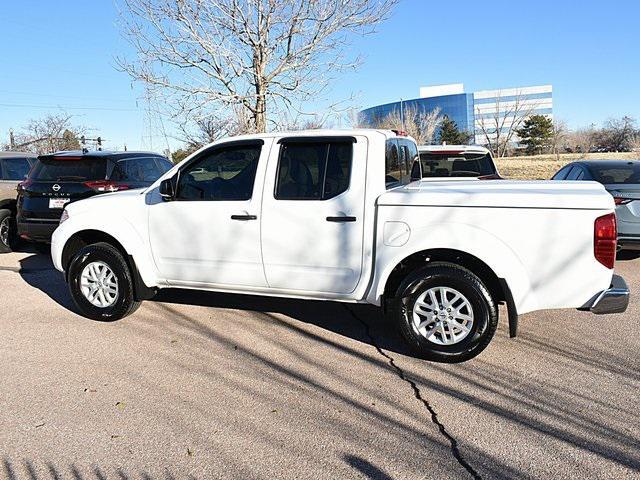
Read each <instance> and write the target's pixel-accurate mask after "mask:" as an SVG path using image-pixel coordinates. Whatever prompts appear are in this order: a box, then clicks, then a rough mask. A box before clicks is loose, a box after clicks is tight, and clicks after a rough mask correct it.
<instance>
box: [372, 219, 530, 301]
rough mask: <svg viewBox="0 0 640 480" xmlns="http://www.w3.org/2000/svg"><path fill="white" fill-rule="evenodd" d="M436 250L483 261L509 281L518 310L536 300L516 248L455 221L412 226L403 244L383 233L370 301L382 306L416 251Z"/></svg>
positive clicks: (497, 274)
mask: <svg viewBox="0 0 640 480" xmlns="http://www.w3.org/2000/svg"><path fill="white" fill-rule="evenodd" d="M381 230H382V229H381ZM434 249H448V250H458V251H460V252H464V253H467V254H470V255H473V256H474V257H476V258H478V259H480V260H482V261H483V262H484V263H485V264H487V266H488V267H489V268H491V269H492V270H493V272H494V273H495V274H496V276H497V277H498V278H503V279H504V280H505V281H506V282H507V285H508V286H509V288H510V290H511V293H512V295H513V299H514V303H515V306H516V308H517V310H518V311H524V310H528V309H529V307H531V306H532V305H534V304H535V303H536V300H535V298H532V296H531V291H532V289H531V281H530V278H529V276H528V274H527V271H526V268H525V266H524V265H523V263H522V261H521V260H520V258H519V257H518V256H517V255H516V253H515V252H514V251H513V249H512V248H510V247H509V246H508V245H507V244H506V243H504V242H503V241H502V240H501V239H500V238H498V237H496V236H495V235H493V234H491V233H490V232H487V231H486V230H483V229H482V228H481V227H478V226H476V225H470V224H465V223H454V222H446V223H442V222H438V223H430V224H424V225H421V226H420V227H418V228H415V229H412V230H411V234H410V237H409V240H408V241H407V242H406V243H405V244H404V245H402V246H400V247H392V246H387V245H385V242H384V238H381V237H380V235H379V238H378V239H377V247H376V269H375V274H374V280H373V282H372V285H371V289H370V290H369V293H368V295H367V301H368V302H370V303H373V304H376V305H380V303H381V297H382V295H383V294H384V290H385V285H386V283H387V280H388V279H389V276H390V275H391V272H392V271H393V269H394V268H395V267H396V266H397V265H398V264H399V263H400V262H402V261H403V260H404V259H406V258H407V257H409V256H411V255H413V254H415V253H418V252H423V251H425V250H434Z"/></svg>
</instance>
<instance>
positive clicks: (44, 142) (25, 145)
mask: <svg viewBox="0 0 640 480" xmlns="http://www.w3.org/2000/svg"><path fill="white" fill-rule="evenodd" d="M72 118H73V115H69V114H67V113H60V114H51V115H46V116H45V117H42V118H38V119H33V120H31V121H30V122H29V123H28V124H27V126H26V127H24V128H23V129H22V130H21V131H20V132H18V133H16V134H13V132H12V133H11V142H10V144H9V145H7V146H6V148H9V149H12V150H18V151H24V152H33V153H38V154H43V153H52V152H56V151H60V150H75V149H79V148H80V136H81V135H83V134H84V133H85V132H86V128H85V127H81V126H77V125H73V124H72V121H71V120H72Z"/></svg>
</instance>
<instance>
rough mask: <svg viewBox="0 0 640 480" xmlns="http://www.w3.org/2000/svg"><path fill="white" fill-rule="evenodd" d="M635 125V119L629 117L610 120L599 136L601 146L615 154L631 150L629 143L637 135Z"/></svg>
mask: <svg viewBox="0 0 640 480" xmlns="http://www.w3.org/2000/svg"><path fill="white" fill-rule="evenodd" d="M635 125H636V121H635V119H633V118H631V117H629V116H628V115H625V116H624V117H622V118H610V119H609V120H607V122H606V123H605V125H604V127H603V128H602V130H600V132H599V134H598V144H599V146H600V147H603V148H605V149H606V150H607V151H614V152H624V151H627V150H629V149H630V145H629V142H630V140H631V138H632V137H633V136H634V135H635V134H636V128H635Z"/></svg>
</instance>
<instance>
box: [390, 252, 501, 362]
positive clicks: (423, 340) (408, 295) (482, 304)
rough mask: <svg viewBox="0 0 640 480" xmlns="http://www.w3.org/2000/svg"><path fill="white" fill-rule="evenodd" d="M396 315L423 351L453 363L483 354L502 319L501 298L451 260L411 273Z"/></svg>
mask: <svg viewBox="0 0 640 480" xmlns="http://www.w3.org/2000/svg"><path fill="white" fill-rule="evenodd" d="M394 316H395V317H396V320H397V322H398V324H399V327H400V331H401V333H402V335H403V337H404V338H405V339H406V341H407V342H408V343H409V345H410V346H411V347H412V349H413V350H414V351H415V352H416V353H417V354H418V355H419V356H420V357H422V358H425V359H427V360H434V361H438V362H447V363H458V362H464V361H466V360H469V359H471V358H473V357H475V356H476V355H478V354H479V353H480V352H482V351H483V350H484V349H485V348H486V347H487V345H489V342H490V341H491V339H492V338H493V335H494V333H495V331H496V328H497V325H498V311H497V307H496V304H495V302H494V300H493V298H492V297H491V295H490V293H489V291H488V289H487V288H486V286H485V285H484V284H483V282H482V281H481V280H480V279H479V278H478V277H477V276H476V275H474V274H473V273H472V272H470V271H469V270H467V269H465V268H462V267H460V266H458V265H454V264H450V263H434V264H432V265H429V266H427V267H425V268H422V269H420V270H417V271H416V272H414V273H412V274H411V275H409V276H408V277H407V278H406V279H405V280H404V282H402V284H401V285H400V287H399V288H398V291H397V293H396V301H395V308H394Z"/></svg>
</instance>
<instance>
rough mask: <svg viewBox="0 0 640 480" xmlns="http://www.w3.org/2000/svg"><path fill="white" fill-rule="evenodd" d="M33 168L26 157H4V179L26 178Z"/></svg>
mask: <svg viewBox="0 0 640 480" xmlns="http://www.w3.org/2000/svg"><path fill="white" fill-rule="evenodd" d="M30 169H31V164H30V163H29V160H27V159H26V158H4V159H2V180H24V179H25V178H26V176H27V174H28V173H29V170H30Z"/></svg>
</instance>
